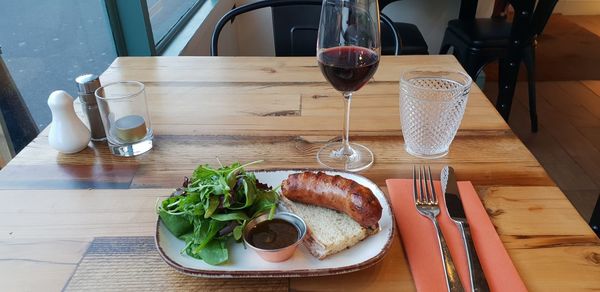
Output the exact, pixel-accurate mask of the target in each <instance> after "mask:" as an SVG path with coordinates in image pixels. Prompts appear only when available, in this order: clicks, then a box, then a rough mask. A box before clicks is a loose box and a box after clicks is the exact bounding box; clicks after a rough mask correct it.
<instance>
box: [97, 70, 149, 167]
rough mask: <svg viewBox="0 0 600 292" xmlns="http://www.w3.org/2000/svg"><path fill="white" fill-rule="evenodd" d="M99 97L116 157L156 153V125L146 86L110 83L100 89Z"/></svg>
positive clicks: (99, 105) (101, 112) (109, 143)
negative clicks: (147, 152) (154, 128)
mask: <svg viewBox="0 0 600 292" xmlns="http://www.w3.org/2000/svg"><path fill="white" fill-rule="evenodd" d="M95 94H96V100H97V102H98V108H99V109H100V117H101V118H102V123H103V124H104V130H105V131H106V138H107V140H108V147H109V149H110V151H111V152H112V154H114V155H117V156H126V157H127V156H135V155H139V154H142V153H144V152H146V151H148V150H150V149H152V138H153V134H152V125H151V123H150V115H149V114H148V107H147V105H146V92H145V90H144V84H143V83H141V82H138V81H122V82H115V83H109V84H107V85H105V86H102V87H100V88H98V89H96V92H95Z"/></svg>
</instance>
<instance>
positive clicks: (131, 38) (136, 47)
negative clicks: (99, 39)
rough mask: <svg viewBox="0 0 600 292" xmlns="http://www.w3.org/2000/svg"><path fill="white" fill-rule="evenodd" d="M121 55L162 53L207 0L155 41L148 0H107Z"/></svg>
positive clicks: (192, 9)
mask: <svg viewBox="0 0 600 292" xmlns="http://www.w3.org/2000/svg"><path fill="white" fill-rule="evenodd" d="M104 2H105V5H106V12H107V14H108V19H109V23H110V27H111V30H112V34H113V38H114V41H115V47H116V51H117V55H118V56H157V55H161V54H162V53H163V52H164V51H165V50H166V49H167V47H168V46H169V44H170V43H171V41H172V40H173V39H174V38H175V36H176V35H177V34H178V33H179V32H180V31H181V30H182V29H183V28H184V27H185V25H186V24H187V23H188V22H189V21H190V20H191V19H192V17H193V16H194V14H195V13H196V12H198V10H199V9H200V7H202V5H203V4H204V3H205V2H206V0H198V1H197V2H196V3H195V4H194V5H193V6H192V7H191V8H190V9H189V10H188V11H187V12H186V13H185V14H184V15H183V16H181V18H180V19H179V20H178V21H177V22H176V23H175V25H173V26H172V27H171V28H170V29H169V31H168V32H167V33H166V34H165V36H164V37H163V38H162V39H161V40H159V41H158V43H156V44H155V40H154V36H153V34H152V24H151V22H150V15H149V12H148V3H147V1H146V0H104Z"/></svg>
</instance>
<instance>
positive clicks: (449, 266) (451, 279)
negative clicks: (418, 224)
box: [431, 218, 465, 292]
mask: <svg viewBox="0 0 600 292" xmlns="http://www.w3.org/2000/svg"><path fill="white" fill-rule="evenodd" d="M431 221H432V222H433V226H434V227H435V229H436V231H437V236H438V243H439V247H440V254H441V256H442V261H443V262H444V266H443V268H444V272H445V273H446V286H447V288H448V292H464V291H465V289H464V287H463V285H462V283H461V282H460V277H459V276H458V272H457V271H456V267H455V266H454V261H452V256H451V255H450V249H448V245H447V244H446V239H445V238H444V234H442V231H441V230H440V227H439V225H438V222H437V220H436V219H435V218H433V219H431Z"/></svg>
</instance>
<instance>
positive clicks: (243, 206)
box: [156, 161, 279, 265]
mask: <svg viewBox="0 0 600 292" xmlns="http://www.w3.org/2000/svg"><path fill="white" fill-rule="evenodd" d="M258 162H261V161H255V162H251V163H248V164H245V165H241V164H240V163H234V164H232V165H229V166H222V167H221V168H218V169H215V168H211V167H210V166H208V165H200V166H199V167H198V168H196V170H194V173H193V174H192V176H191V178H190V179H189V180H188V179H187V178H186V180H185V182H184V186H183V188H180V189H178V190H177V191H175V192H174V194H173V196H171V197H169V198H167V199H165V200H163V201H162V202H161V203H160V204H158V206H157V208H156V211H157V213H158V215H159V217H160V219H161V220H162V221H163V223H164V224H165V226H166V227H167V229H169V231H170V232H171V233H173V235H175V236H177V237H178V238H180V239H182V240H184V241H185V243H186V245H185V248H184V249H183V250H182V251H181V252H182V253H184V252H185V253H186V254H188V255H189V256H191V257H194V258H197V259H201V260H204V261H205V262H206V263H207V264H211V265H218V264H221V263H224V262H226V261H227V260H228V259H229V253H228V249H227V242H228V240H229V239H230V238H232V237H233V238H234V239H235V240H236V241H240V240H241V238H242V230H243V228H244V226H245V225H246V223H247V222H248V221H249V220H250V219H252V218H254V217H257V216H259V215H261V214H263V213H265V212H269V213H270V215H271V217H272V216H273V214H274V213H275V208H276V207H277V202H278V201H279V195H278V193H277V192H276V190H273V189H271V188H269V187H268V186H267V185H265V184H261V183H260V182H258V181H257V180H256V177H255V176H254V174H253V173H250V172H246V171H244V167H246V166H248V165H251V164H254V163H258Z"/></svg>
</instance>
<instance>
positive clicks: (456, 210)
mask: <svg viewBox="0 0 600 292" xmlns="http://www.w3.org/2000/svg"><path fill="white" fill-rule="evenodd" d="M440 181H441V183H442V191H443V192H444V198H445V199H446V210H447V211H448V215H449V216H450V219H452V221H454V223H456V225H457V226H458V230H460V234H461V236H462V240H463V244H464V246H465V251H466V253H467V262H468V264H469V280H470V282H471V291H474V292H484V291H490V287H489V286H488V283H487V280H486V279H485V275H484V274H483V269H482V268H481V264H480V263H479V258H478V257H477V251H475V245H474V244H473V239H472V238H471V230H470V229H469V224H468V223H467V216H466V215H465V209H464V208H463V204H462V201H461V200H460V194H459V191H458V184H457V183H456V175H454V169H453V168H452V167H450V166H446V167H444V168H443V169H442V172H441V178H440Z"/></svg>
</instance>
